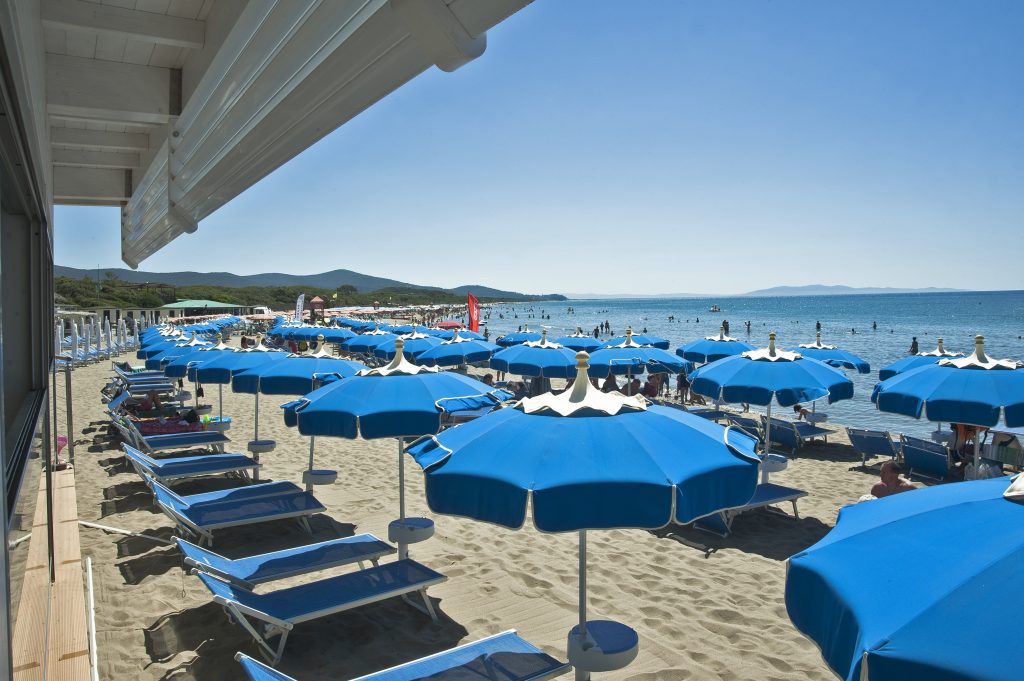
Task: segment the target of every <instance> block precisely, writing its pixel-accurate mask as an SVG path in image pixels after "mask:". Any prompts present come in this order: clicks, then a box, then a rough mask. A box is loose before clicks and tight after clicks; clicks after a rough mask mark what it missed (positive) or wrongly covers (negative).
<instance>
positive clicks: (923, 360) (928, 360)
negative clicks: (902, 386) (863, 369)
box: [878, 338, 964, 381]
mask: <svg viewBox="0 0 1024 681" xmlns="http://www.w3.org/2000/svg"><path fill="white" fill-rule="evenodd" d="M963 356H964V353H962V352H952V351H950V350H946V348H945V347H943V344H942V339H941V338H939V344H938V346H937V347H936V348H935V349H934V350H932V351H931V352H920V353H918V354H916V355H910V356H909V357H904V358H903V359H898V360H896V361H895V362H893V363H892V364H890V365H889V366H887V367H883V368H882V369H880V370H879V371H878V380H880V381H884V380H885V379H887V378H892V377H893V376H895V375H896V374H902V373H903V372H904V371H910V370H911V369H916V368H918V367H923V366H927V365H929V364H935V363H936V362H938V361H939V360H940V359H943V358H946V357H963Z"/></svg>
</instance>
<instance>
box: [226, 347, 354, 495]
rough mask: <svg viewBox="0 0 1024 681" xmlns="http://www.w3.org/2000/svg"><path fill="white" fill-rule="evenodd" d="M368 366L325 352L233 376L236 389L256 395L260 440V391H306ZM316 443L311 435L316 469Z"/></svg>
mask: <svg viewBox="0 0 1024 681" xmlns="http://www.w3.org/2000/svg"><path fill="white" fill-rule="evenodd" d="M264 354H266V353H264ZM366 368H367V367H366V365H365V364H362V363H361V362H353V361H351V360H347V359H338V358H336V357H330V356H326V355H289V356H288V357H286V358H285V359H284V360H281V361H271V362H265V363H263V364H260V365H259V366H256V367H252V368H250V369H245V370H244V371H242V372H240V373H237V374H235V376H234V378H232V380H231V388H232V390H234V391H235V392H241V393H252V394H254V395H256V407H255V410H254V413H253V416H254V418H253V423H254V433H255V435H254V439H255V440H259V394H260V393H262V394H264V395H305V394H306V393H309V392H312V391H313V390H314V389H316V388H317V387H318V386H319V385H320V384H321V383H322V382H324V381H326V380H337V379H339V378H346V377H348V376H354V375H355V374H356V373H357V372H358V371H361V370H363V369H366ZM314 447H315V443H314V440H313V438H310V441H309V470H313V450H314ZM308 487H309V485H308V483H307V488H308Z"/></svg>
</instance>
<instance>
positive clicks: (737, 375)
mask: <svg viewBox="0 0 1024 681" xmlns="http://www.w3.org/2000/svg"><path fill="white" fill-rule="evenodd" d="M769 338H770V341H769V346H768V347H767V348H762V349H760V350H751V351H748V352H745V353H743V354H742V355H733V356H731V357H726V358H724V359H720V360H717V361H715V362H711V363H710V364H705V365H704V366H702V367H700V368H699V369H697V370H695V371H694V372H693V373H692V374H691V375H690V389H691V390H693V391H694V392H696V393H698V394H700V395H704V396H706V397H710V398H712V399H716V400H721V401H723V402H746V403H748V404H757V405H761V406H767V405H770V404H771V403H772V401H773V400H774V401H775V402H777V403H778V404H779V405H780V406H783V407H789V406H792V405H794V404H799V403H800V402H811V401H813V400H818V399H821V398H823V397H827V398H828V401H829V403H830V404H831V403H832V402H836V401H838V400H845V399H849V398H851V397H853V382H852V381H851V380H850V379H849V378H847V377H846V376H844V375H843V373H842V372H841V371H839V370H837V369H834V368H832V367H830V366H828V365H827V364H824V363H822V362H819V361H818V360H816V359H810V358H807V357H803V356H801V355H800V354H799V353H793V352H786V351H783V350H776V349H775V334H774V333H773V334H771V335H770V336H769Z"/></svg>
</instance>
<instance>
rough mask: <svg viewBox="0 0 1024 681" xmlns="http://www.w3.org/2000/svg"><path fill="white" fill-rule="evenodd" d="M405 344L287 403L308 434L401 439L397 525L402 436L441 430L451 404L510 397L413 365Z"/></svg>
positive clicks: (400, 522) (488, 402) (401, 549)
mask: <svg viewBox="0 0 1024 681" xmlns="http://www.w3.org/2000/svg"><path fill="white" fill-rule="evenodd" d="M403 344H404V341H403V340H402V339H401V338H399V339H398V344H397V347H396V348H395V357H394V359H393V360H392V361H391V363H390V364H388V365H387V366H385V367H380V368H376V369H367V370H365V371H361V372H359V373H358V374H356V375H355V376H352V377H349V378H343V379H341V380H340V381H335V382H333V383H329V384H328V385H325V386H323V387H322V388H318V389H316V390H314V391H313V392H311V393H309V394H308V395H306V396H304V397H303V398H302V399H301V400H299V401H298V403H294V402H293V403H289V404H287V405H283V406H285V407H286V412H285V421H286V423H287V422H288V413H289V412H291V414H292V415H293V417H294V418H295V419H296V420H297V425H298V427H299V432H300V433H302V434H303V435H329V436H334V437H344V438H349V439H353V438H356V437H363V438H367V439H372V438H381V437H394V438H398V462H399V465H398V480H399V520H398V521H397V525H396V526H397V527H404V526H405V523H406V516H405V485H404V482H403V481H404V478H405V473H404V461H405V458H404V454H403V447H404V443H403V441H402V438H403V437H410V436H418V435H427V434H432V433H437V432H438V431H440V430H441V417H442V415H443V414H444V413H445V411H446V406H445V405H446V404H450V405H451V408H452V410H462V409H478V408H482V407H485V406H494V405H495V404H497V403H498V402H500V401H501V400H503V399H505V398H506V397H507V396H508V393H505V392H503V391H497V390H494V389H493V388H492V387H491V386H489V385H487V384H485V383H481V382H480V381H478V380H476V379H474V378H470V377H469V376H464V375H462V374H457V373H454V372H449V371H439V370H438V369H437V368H436V367H424V366H415V365H413V364H410V363H409V362H408V361H407V360H406V359H405V355H404V348H403V347H402V346H403ZM399 536H400V537H401V536H405V535H404V534H400V535H399ZM398 541H399V555H400V557H402V558H404V557H405V555H406V548H405V545H404V544H403V541H402V540H401V539H399V540H398Z"/></svg>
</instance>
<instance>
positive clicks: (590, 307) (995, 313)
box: [481, 291, 1024, 437]
mask: <svg viewBox="0 0 1024 681" xmlns="http://www.w3.org/2000/svg"><path fill="white" fill-rule="evenodd" d="M713 305H717V306H718V307H719V308H720V309H721V311H720V312H710V311H709V310H710V308H711V307H712V306H713ZM570 309H571V310H573V311H572V312H570ZM485 316H486V317H487V318H486V319H485V320H484V321H485V323H486V326H487V328H488V329H489V331H490V335H491V340H492V341H493V340H494V339H495V338H496V337H497V336H500V335H502V334H504V333H508V332H510V331H515V330H517V329H518V328H519V327H520V326H523V325H528V326H529V328H530V330H535V331H540V330H542V329H547V330H548V334H549V336H551V337H557V336H562V335H566V334H569V333H572V332H574V331H575V330H576V327H577V326H579V327H582V329H583V331H584V332H585V333H590V334H592V333H593V330H594V327H595V326H597V325H598V324H600V323H602V322H605V321H607V322H608V323H609V324H610V325H611V328H612V331H613V334H614V335H615V336H621V335H624V334H625V331H626V327H628V326H632V328H633V331H634V333H641V332H642V331H643V330H644V329H645V328H646V330H647V332H648V333H649V334H652V335H655V336H660V337H662V338H667V339H668V340H669V341H670V342H671V343H672V345H671V347H670V349H669V352H672V353H674V352H675V349H676V348H679V347H682V346H683V345H685V344H686V343H689V342H691V341H694V340H697V339H699V338H703V337H705V336H712V335H714V336H717V335H718V330H719V327H720V326H721V325H722V322H723V321H726V320H727V321H728V322H729V327H730V328H729V332H730V336H732V337H734V338H738V339H740V340H743V341H746V342H748V343H750V344H752V345H755V346H757V347H764V346H766V345H767V344H768V334H769V333H770V332H775V333H776V344H777V345H778V347H781V348H791V347H795V346H797V345H799V344H801V343H813V342H814V339H815V323H816V322H821V341H822V343H825V344H828V345H835V346H838V347H840V348H844V349H846V350H849V351H850V352H853V353H854V354H856V355H858V356H860V357H862V358H863V359H865V360H866V361H868V362H869V363H870V364H871V373H869V374H858V373H857V372H856V371H852V370H843V371H844V372H845V373H846V374H847V375H848V376H849V377H850V378H851V379H852V380H853V383H854V397H853V399H850V400H843V401H840V402H836V403H835V404H832V405H829V404H827V403H826V401H825V400H819V401H818V404H817V405H815V407H816V408H817V409H819V410H822V411H825V412H827V413H828V415H829V419H830V422H832V423H835V424H842V425H848V426H854V427H859V428H871V429H881V430H890V431H892V432H894V433H896V432H903V433H907V434H908V435H916V436H919V437H926V436H927V435H928V433H930V432H931V431H933V430H934V429H935V425H934V424H931V423H928V422H927V421H923V420H922V421H917V420H915V419H912V418H908V417H905V416H900V415H897V414H888V413H884V412H879V411H878V410H877V409H875V406H874V405H873V404H872V403H871V389H872V387H873V386H874V385H875V384H876V383H877V382H878V370H879V369H881V368H882V367H884V366H887V365H889V364H891V363H892V362H894V361H896V360H898V359H900V358H902V357H906V356H907V355H908V354H909V351H910V343H911V338H912V337H914V336H916V337H917V341H918V345H919V350H920V351H921V352H925V351H930V350H933V349H934V348H935V345H936V340H937V339H938V338H939V337H942V338H943V339H944V341H945V346H946V349H948V350H957V351H960V352H964V353H968V354H969V353H970V352H972V351H973V349H974V336H975V335H977V334H981V335H983V336H985V351H986V353H987V354H988V355H989V356H990V357H994V358H998V359H1003V358H1012V359H1016V360H1024V291H987V292H970V293H905V294H878V295H838V296H784V297H736V298H725V297H718V298H654V299H652V298H642V299H606V300H569V301H559V302H550V301H545V302H542V303H526V304H523V303H519V304H515V305H495V306H492V307H490V308H488V309H487V310H486V311H485ZM548 316H550V319H548V318H547V317H548ZM669 317H674V318H675V319H674V321H670V320H669ZM747 321H750V332H749V333H748V332H747V328H746V322H747ZM873 325H874V326H877V328H874V327H873ZM481 328H482V327H481ZM601 337H602V338H606V337H607V334H603V333H602V334H601ZM809 406H810V405H808V407H809ZM752 409H754V408H753V407H752ZM773 412H775V413H780V415H782V416H791V415H792V413H791V410H789V409H782V408H778V407H777V405H776V406H775V407H774V408H773Z"/></svg>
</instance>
